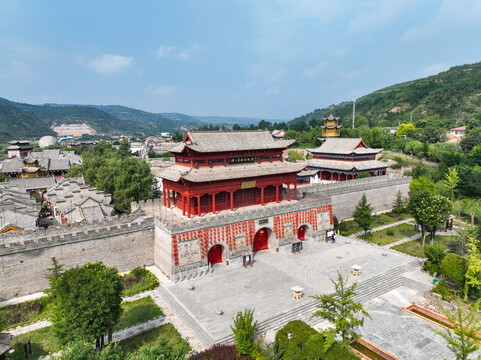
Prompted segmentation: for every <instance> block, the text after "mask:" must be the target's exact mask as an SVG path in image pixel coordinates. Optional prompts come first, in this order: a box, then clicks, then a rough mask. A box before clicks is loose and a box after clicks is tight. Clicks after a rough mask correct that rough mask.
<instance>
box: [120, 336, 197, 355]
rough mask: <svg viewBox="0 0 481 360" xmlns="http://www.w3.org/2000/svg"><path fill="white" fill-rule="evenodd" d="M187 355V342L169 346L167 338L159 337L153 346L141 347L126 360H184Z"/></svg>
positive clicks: (183, 341) (188, 350) (188, 349)
mask: <svg viewBox="0 0 481 360" xmlns="http://www.w3.org/2000/svg"><path fill="white" fill-rule="evenodd" d="M189 353H190V348H189V344H188V343H187V341H185V340H182V341H181V342H180V343H178V344H176V345H171V344H170V342H169V339H168V338H167V337H165V336H161V337H160V338H159V340H158V342H157V343H156V344H155V345H154V346H149V345H144V346H142V347H141V348H140V349H139V350H138V351H137V352H135V353H131V354H129V356H128V357H127V360H185V359H187V355H188V354H189Z"/></svg>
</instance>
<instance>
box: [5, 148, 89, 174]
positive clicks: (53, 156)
mask: <svg viewBox="0 0 481 360" xmlns="http://www.w3.org/2000/svg"><path fill="white" fill-rule="evenodd" d="M81 163H82V159H81V158H80V157H79V156H78V155H75V154H74V152H73V151H63V150H60V149H56V150H43V151H40V152H31V153H29V154H28V155H27V156H26V157H24V158H23V159H22V158H19V157H12V158H10V159H5V160H4V161H3V163H2V168H1V172H2V174H4V175H6V176H11V177H18V178H32V177H45V176H54V177H56V178H62V177H63V176H64V175H65V173H66V172H67V171H68V170H69V169H70V166H72V165H80V164H81Z"/></svg>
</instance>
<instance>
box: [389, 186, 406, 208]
mask: <svg viewBox="0 0 481 360" xmlns="http://www.w3.org/2000/svg"><path fill="white" fill-rule="evenodd" d="M405 208H406V205H405V203H404V200H403V194H402V193H401V190H398V191H397V193H396V199H394V202H393V204H392V211H393V212H394V213H396V214H402V213H403V212H404V209H405Z"/></svg>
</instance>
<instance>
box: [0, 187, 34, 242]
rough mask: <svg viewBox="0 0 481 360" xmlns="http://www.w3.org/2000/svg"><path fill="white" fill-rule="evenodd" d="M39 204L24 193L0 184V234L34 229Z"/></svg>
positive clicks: (16, 188)
mask: <svg viewBox="0 0 481 360" xmlns="http://www.w3.org/2000/svg"><path fill="white" fill-rule="evenodd" d="M39 212H40V203H38V202H37V201H36V199H35V198H33V197H31V196H30V195H29V194H27V193H26V192H25V191H23V190H21V189H19V188H18V187H14V186H11V187H9V186H5V185H4V184H0V234H3V233H6V232H10V231H20V230H27V229H35V228H36V227H37V219H38V216H39Z"/></svg>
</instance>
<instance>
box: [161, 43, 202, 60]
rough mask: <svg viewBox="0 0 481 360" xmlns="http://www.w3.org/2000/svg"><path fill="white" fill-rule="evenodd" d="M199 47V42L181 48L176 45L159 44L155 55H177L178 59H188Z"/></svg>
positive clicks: (162, 56) (163, 56)
mask: <svg viewBox="0 0 481 360" xmlns="http://www.w3.org/2000/svg"><path fill="white" fill-rule="evenodd" d="M200 48H201V46H200V44H194V45H192V46H191V47H188V48H181V47H178V46H163V45H161V46H159V48H158V49H157V52H156V55H157V57H159V58H167V57H170V56H175V57H178V58H179V59H188V58H190V57H191V56H192V53H194V52H196V51H198V50H199V49H200Z"/></svg>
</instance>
